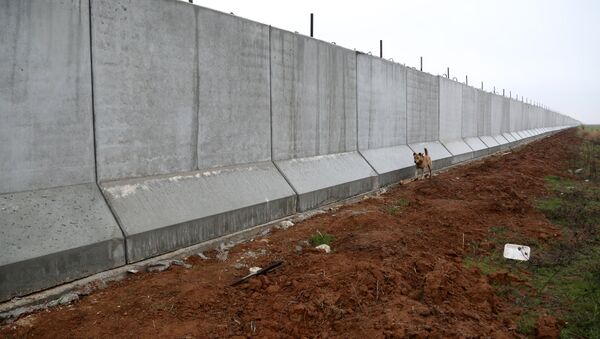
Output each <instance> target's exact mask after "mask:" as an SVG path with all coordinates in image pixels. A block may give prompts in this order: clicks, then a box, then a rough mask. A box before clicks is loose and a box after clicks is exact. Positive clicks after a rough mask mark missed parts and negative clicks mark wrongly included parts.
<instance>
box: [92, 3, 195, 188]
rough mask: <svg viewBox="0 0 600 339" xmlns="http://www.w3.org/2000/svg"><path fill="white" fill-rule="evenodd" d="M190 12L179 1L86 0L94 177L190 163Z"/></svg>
mask: <svg viewBox="0 0 600 339" xmlns="http://www.w3.org/2000/svg"><path fill="white" fill-rule="evenodd" d="M196 24H197V19H196V16H195V11H194V10H192V8H191V6H189V4H186V3H183V2H177V1H145V0H94V1H92V58H93V67H94V101H95V114H96V147H97V150H96V152H97V167H98V168H97V170H98V177H99V179H100V180H113V179H122V178H127V177H137V176H144V175H155V174H164V173H169V172H178V171H189V170H192V169H194V168H196V144H197V136H196V130H197V128H198V127H197V124H198V122H197V112H196V109H197V107H196V106H197V104H198V103H197V100H198V94H197V93H196V92H197V89H196V88H197V86H196V80H195V79H196V76H197V72H198V69H197V67H198V66H197V63H196V62H195V61H196V58H197V56H196V51H197V41H196V38H195V27H196Z"/></svg>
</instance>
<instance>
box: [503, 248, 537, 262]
mask: <svg viewBox="0 0 600 339" xmlns="http://www.w3.org/2000/svg"><path fill="white" fill-rule="evenodd" d="M503 255H504V257H505V258H506V259H513V260H520V261H527V260H529V256H530V255H531V248H529V246H523V245H517V244H506V245H504V254H503Z"/></svg>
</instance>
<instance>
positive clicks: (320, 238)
mask: <svg viewBox="0 0 600 339" xmlns="http://www.w3.org/2000/svg"><path fill="white" fill-rule="evenodd" d="M332 241H333V236H332V235H330V234H327V233H321V232H319V231H317V233H316V234H313V235H312V236H311V237H310V244H311V245H313V246H319V245H329V244H331V242H332Z"/></svg>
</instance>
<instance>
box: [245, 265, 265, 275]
mask: <svg viewBox="0 0 600 339" xmlns="http://www.w3.org/2000/svg"><path fill="white" fill-rule="evenodd" d="M261 269H262V268H260V267H256V266H254V267H250V268H249V269H248V271H250V273H252V274H254V273H256V272H258V271H260V270H261Z"/></svg>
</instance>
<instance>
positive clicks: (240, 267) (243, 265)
mask: <svg viewBox="0 0 600 339" xmlns="http://www.w3.org/2000/svg"><path fill="white" fill-rule="evenodd" d="M244 267H246V264H244V263H241V262H237V263H235V264H233V268H235V269H236V270H239V269H242V268H244Z"/></svg>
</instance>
